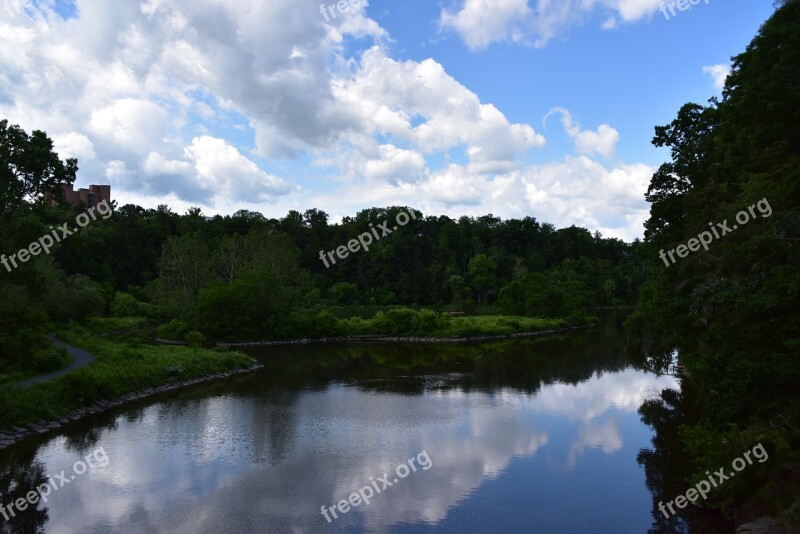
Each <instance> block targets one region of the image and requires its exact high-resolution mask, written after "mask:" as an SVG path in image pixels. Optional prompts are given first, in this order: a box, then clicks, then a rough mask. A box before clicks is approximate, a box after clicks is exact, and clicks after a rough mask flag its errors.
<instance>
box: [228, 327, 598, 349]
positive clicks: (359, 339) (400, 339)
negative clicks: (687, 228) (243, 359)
mask: <svg viewBox="0 0 800 534" xmlns="http://www.w3.org/2000/svg"><path fill="white" fill-rule="evenodd" d="M593 326H596V324H595V323H590V324H586V325H581V326H569V327H565V328H554V329H548V330H536V331H532V332H517V333H513V334H494V335H488V336H472V337H411V336H382V335H362V336H345V337H326V338H320V339H294V340H281V341H245V342H240V343H220V344H218V345H217V346H219V347H266V346H280V345H305V344H309V343H428V344H439V343H470V342H480V341H495V340H498V339H512V338H520V337H534V336H544V335H547V334H558V333H561V332H569V331H572V330H583V329H586V328H591V327H593Z"/></svg>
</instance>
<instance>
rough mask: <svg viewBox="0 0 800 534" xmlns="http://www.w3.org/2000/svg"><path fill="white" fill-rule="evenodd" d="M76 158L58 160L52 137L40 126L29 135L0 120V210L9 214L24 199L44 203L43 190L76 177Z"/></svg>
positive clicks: (15, 209) (56, 187) (51, 188)
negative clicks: (40, 128)
mask: <svg viewBox="0 0 800 534" xmlns="http://www.w3.org/2000/svg"><path fill="white" fill-rule="evenodd" d="M77 171H78V161H77V160H76V159H68V160H66V161H61V159H60V158H59V157H58V154H57V153H56V152H55V151H54V150H53V141H52V140H51V139H50V138H49V137H47V134H45V133H44V132H42V131H41V130H34V131H33V132H32V133H31V134H30V135H28V133H27V132H25V130H23V129H22V128H20V127H19V126H17V125H11V126H9V124H8V121H7V120H5V119H3V120H0V212H2V213H3V214H4V215H6V216H12V215H13V214H14V213H15V212H17V211H18V210H20V209H23V207H24V205H25V203H26V202H31V203H33V204H42V203H44V197H45V193H47V192H58V191H59V188H58V186H59V185H60V184H71V183H73V182H74V181H75V173H76V172H77Z"/></svg>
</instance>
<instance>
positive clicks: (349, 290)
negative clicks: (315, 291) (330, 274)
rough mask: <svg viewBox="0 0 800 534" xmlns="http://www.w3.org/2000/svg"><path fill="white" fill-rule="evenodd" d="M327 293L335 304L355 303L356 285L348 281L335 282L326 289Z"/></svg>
mask: <svg viewBox="0 0 800 534" xmlns="http://www.w3.org/2000/svg"><path fill="white" fill-rule="evenodd" d="M328 295H329V296H330V298H331V300H332V301H333V302H334V303H336V304H340V305H342V304H344V305H347V304H357V303H358V300H359V298H358V286H357V285H355V284H351V283H349V282H336V283H335V284H333V285H332V286H331V288H330V289H329V290H328Z"/></svg>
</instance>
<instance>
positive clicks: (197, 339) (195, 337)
mask: <svg viewBox="0 0 800 534" xmlns="http://www.w3.org/2000/svg"><path fill="white" fill-rule="evenodd" d="M184 340H185V341H186V342H187V343H188V344H189V346H190V347H200V346H201V345H202V344H203V343H205V341H206V336H204V335H203V334H202V333H201V332H198V331H197V330H192V331H191V332H189V333H188V334H186V337H185V338H184Z"/></svg>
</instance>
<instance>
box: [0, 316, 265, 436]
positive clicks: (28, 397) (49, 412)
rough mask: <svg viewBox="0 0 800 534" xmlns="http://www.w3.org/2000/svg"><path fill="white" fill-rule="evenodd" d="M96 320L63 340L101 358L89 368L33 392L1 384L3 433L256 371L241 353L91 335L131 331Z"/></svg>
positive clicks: (67, 331)
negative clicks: (166, 388) (169, 387)
mask: <svg viewBox="0 0 800 534" xmlns="http://www.w3.org/2000/svg"><path fill="white" fill-rule="evenodd" d="M112 322H113V320H112V321H108V322H106V321H104V320H95V321H94V322H93V323H92V324H89V325H86V326H77V325H73V326H71V327H69V328H66V329H63V330H61V331H59V332H58V336H59V338H60V339H61V340H62V341H65V342H67V343H69V344H71V345H74V346H76V347H80V348H82V349H84V350H87V351H88V352H90V353H92V354H93V355H95V356H96V357H97V360H96V361H95V362H93V363H91V364H89V365H87V366H86V367H83V368H81V369H77V370H75V371H72V372H70V373H68V374H66V375H64V376H60V377H57V378H54V379H52V380H49V381H47V382H44V383H40V384H34V385H33V386H31V387H29V388H24V389H23V388H18V387H15V386H14V385H12V384H8V383H6V384H3V385H0V406H2V407H3V409H2V410H0V430H4V429H9V428H11V427H14V426H23V425H25V424H28V423H35V422H38V421H43V420H52V419H55V418H57V417H60V416H62V415H64V414H66V413H69V412H71V411H73V410H76V409H79V408H82V407H85V406H89V405H91V404H93V403H95V402H97V401H100V400H105V401H112V400H114V399H117V398H119V397H122V396H124V395H127V394H130V393H134V392H137V391H141V390H144V389H148V388H152V387H158V386H163V385H166V384H171V383H175V382H182V381H186V380H191V379H194V378H199V377H202V376H205V375H210V374H215V373H222V372H228V371H233V370H236V369H242V368H247V367H250V366H251V365H253V364H254V363H255V360H254V359H252V358H250V357H249V356H246V355H244V354H241V353H238V352H224V351H217V350H206V349H201V348H189V347H164V346H154V345H151V344H149V343H148V342H147V341H146V340H145V339H143V338H142V337H140V336H136V335H133V336H128V337H125V339H124V340H120V339H116V338H114V337H91V336H92V335H93V334H96V333H99V331H101V330H104V329H105V331H112V330H118V329H122V328H118V327H120V326H122V327H123V328H125V327H126V326H127V325H128V324H129V323H126V322H122V323H120V324H116V323H114V324H112Z"/></svg>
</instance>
